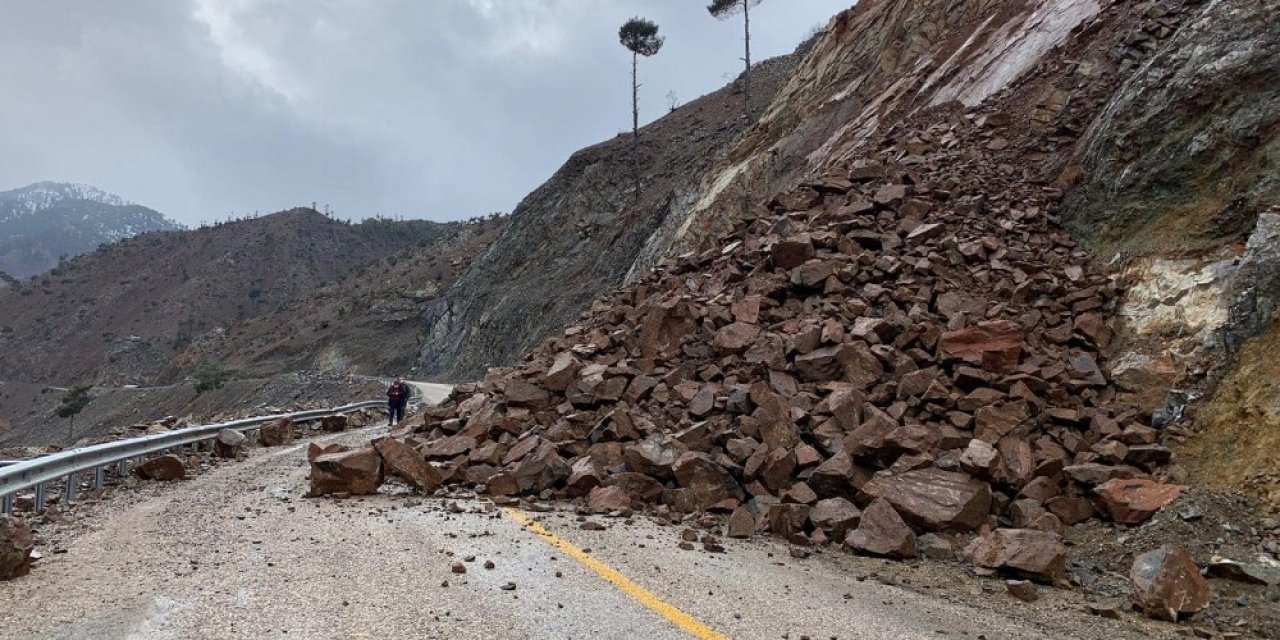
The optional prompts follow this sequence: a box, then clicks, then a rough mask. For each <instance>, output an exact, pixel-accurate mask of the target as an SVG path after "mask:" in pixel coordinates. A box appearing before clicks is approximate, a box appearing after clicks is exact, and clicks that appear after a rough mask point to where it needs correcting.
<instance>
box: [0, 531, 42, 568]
mask: <svg viewBox="0 0 1280 640" xmlns="http://www.w3.org/2000/svg"><path fill="white" fill-rule="evenodd" d="M34 548H35V540H34V539H33V538H32V537H31V531H30V530H28V529H27V528H26V527H25V526H23V524H22V523H21V522H18V521H17V520H14V519H13V518H11V517H9V516H6V515H0V580H13V579H14V578H21V577H22V576H25V575H27V573H29V572H30V571H31V550H32V549H34Z"/></svg>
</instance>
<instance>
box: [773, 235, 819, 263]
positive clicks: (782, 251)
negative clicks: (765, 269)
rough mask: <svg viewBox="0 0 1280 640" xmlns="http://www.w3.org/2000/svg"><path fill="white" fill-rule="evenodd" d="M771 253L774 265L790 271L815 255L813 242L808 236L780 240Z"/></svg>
mask: <svg viewBox="0 0 1280 640" xmlns="http://www.w3.org/2000/svg"><path fill="white" fill-rule="evenodd" d="M771 254H772V256H773V265H774V267H776V268H778V269H782V270H785V271H790V270H792V269H794V268H796V267H798V266H800V265H802V264H804V263H805V262H808V261H809V259H810V258H812V257H813V254H814V252H813V242H812V241H810V240H809V238H808V237H797V238H791V239H787V240H780V241H778V242H776V243H774V245H773V247H772V249H771Z"/></svg>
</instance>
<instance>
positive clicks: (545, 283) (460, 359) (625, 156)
mask: <svg viewBox="0 0 1280 640" xmlns="http://www.w3.org/2000/svg"><path fill="white" fill-rule="evenodd" d="M797 59H798V55H795V56H786V57H782V58H777V59H774V60H770V61H767V62H765V63H762V64H761V65H759V67H758V68H757V69H756V71H755V73H754V74H753V76H752V83H753V84H752V87H753V88H752V94H751V95H752V101H753V103H752V105H751V108H752V109H753V110H754V111H755V112H759V111H760V110H761V109H763V108H764V106H765V105H767V104H768V102H769V100H770V99H771V98H772V97H773V93H774V92H775V91H776V90H777V89H778V87H779V86H781V84H782V82H783V81H784V80H785V79H786V78H787V77H788V75H789V74H790V72H791V70H792V69H793V68H794V65H795V62H796V60H797ZM748 124H749V122H748V120H747V119H746V118H745V117H744V116H743V99H742V94H741V93H740V92H739V91H738V89H737V85H736V84H734V85H730V86H728V87H725V88H724V89H721V90H720V91H717V92H715V93H712V94H709V95H707V96H704V97H702V98H700V99H698V100H694V101H693V102H690V103H688V104H685V105H683V106H681V107H680V108H679V109H677V110H675V111H674V112H672V113H670V114H668V115H667V116H665V117H663V118H661V119H660V120H658V121H656V122H654V123H653V124H650V125H648V126H646V127H644V128H643V129H641V130H640V133H641V142H640V160H639V164H640V167H641V171H642V174H643V188H642V192H641V193H640V194H639V196H638V197H637V196H636V194H635V193H634V186H633V182H632V177H631V155H630V148H631V139H630V137H629V136H626V135H620V136H618V137H617V138H614V139H613V140H610V141H607V142H603V143H600V144H598V145H595V146H592V147H588V148H586V149H583V150H581V151H578V152H577V153H575V154H574V155H573V156H572V157H571V158H569V160H568V161H567V162H566V163H565V164H564V166H563V167H561V168H560V170H559V171H557V172H556V174H555V175H554V176H552V177H551V179H550V180H548V181H547V182H546V183H545V184H543V185H542V186H541V187H539V188H538V189H537V190H536V191H534V192H533V193H531V194H529V195H528V196H527V197H526V198H525V199H524V200H523V201H522V202H521V203H520V205H519V206H518V207H516V209H515V211H514V212H513V213H512V216H511V222H510V225H509V226H508V228H507V229H506V230H505V231H504V233H503V234H502V235H501V236H500V237H498V239H497V240H496V241H495V242H494V244H493V247H492V249H491V250H490V251H489V252H488V253H486V254H485V255H484V256H483V257H482V258H481V259H479V260H477V261H476V262H475V263H474V264H473V265H471V267H470V268H468V269H467V271H466V272H465V273H464V274H463V275H462V277H461V278H460V279H459V280H458V282H457V284H455V285H454V287H453V288H452V289H451V290H450V291H449V292H448V293H446V294H445V295H444V296H443V297H442V298H441V299H440V300H439V301H438V302H436V303H435V304H433V305H432V307H431V308H430V309H429V310H428V312H427V313H426V314H425V322H426V326H427V329H426V332H427V340H426V342H425V344H424V345H423V347H422V352H421V354H422V355H421V366H422V368H423V370H424V372H425V374H426V375H429V376H434V377H439V378H449V379H470V378H474V377H476V376H478V375H480V373H481V372H482V371H483V370H484V368H485V367H486V366H490V365H495V364H504V363H507V362H510V361H512V360H514V359H515V358H517V357H519V354H521V353H523V352H524V351H525V350H527V349H529V348H530V347H532V346H533V345H534V344H536V343H537V342H538V341H539V340H541V339H542V338H543V337H545V336H546V335H548V334H549V333H550V332H552V331H554V330H555V329H556V328H557V327H559V326H561V325H563V324H564V323H566V322H568V321H569V320H571V319H573V318H574V317H575V316H576V315H577V314H578V313H580V312H581V311H582V310H583V309H584V308H585V307H586V306H587V304H588V303H590V301H591V300H592V299H594V298H595V297H596V296H598V295H600V294H601V293H602V292H604V291H606V290H608V288H609V287H612V286H616V285H617V284H619V283H620V282H621V281H622V278H623V276H624V275H625V274H626V272H627V270H628V269H630V268H631V265H632V262H633V261H634V260H635V258H636V255H637V253H638V252H639V251H640V248H641V247H642V246H643V245H644V244H645V242H646V241H647V240H648V239H649V237H650V235H651V234H652V232H653V231H654V230H655V229H657V228H658V227H659V226H661V225H662V224H664V221H666V220H669V219H683V216H684V214H685V212H686V211H687V210H688V208H689V207H690V206H691V205H692V204H693V203H694V202H696V201H697V199H698V198H699V197H700V194H701V192H702V184H701V183H702V181H703V180H704V179H705V178H706V174H707V172H708V171H710V170H711V169H712V168H713V167H714V166H715V165H716V162H717V161H718V159H719V158H721V157H722V156H723V155H724V154H725V152H726V150H727V149H728V148H729V146H730V145H731V144H732V143H733V142H734V141H735V140H736V139H737V137H738V136H739V135H741V133H742V132H743V131H744V130H746V128H747V126H748ZM742 196H743V194H739V197H740V198H741V197H742Z"/></svg>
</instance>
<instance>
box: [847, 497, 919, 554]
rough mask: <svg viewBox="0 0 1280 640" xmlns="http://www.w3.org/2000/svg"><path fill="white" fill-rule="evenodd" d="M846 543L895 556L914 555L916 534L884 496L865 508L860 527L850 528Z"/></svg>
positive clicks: (859, 522)
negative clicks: (851, 529)
mask: <svg viewBox="0 0 1280 640" xmlns="http://www.w3.org/2000/svg"><path fill="white" fill-rule="evenodd" d="M844 545H845V546H846V547H849V548H850V549H853V550H854V551H857V552H860V553H868V554H872V555H877V556H888V557H891V558H914V557H915V556H916V534H915V532H913V531H912V530H911V527H908V526H907V523H906V522H904V521H903V520H902V516H900V515H898V512H897V510H895V509H894V508H893V505H892V504H890V503H889V501H888V500H885V499H884V498H879V499H877V500H876V501H874V502H872V503H871V505H870V506H868V507H867V508H866V509H864V510H863V511H862V516H861V518H860V519H859V521H858V528H857V529H854V530H853V531H850V532H849V534H848V535H847V536H845V539H844Z"/></svg>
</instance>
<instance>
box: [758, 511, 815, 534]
mask: <svg viewBox="0 0 1280 640" xmlns="http://www.w3.org/2000/svg"><path fill="white" fill-rule="evenodd" d="M809 510H810V507H809V505H807V504H781V503H779V504H771V505H769V506H768V507H767V508H766V509H765V512H764V519H765V522H768V523H769V530H770V531H772V532H774V533H776V534H778V535H780V536H782V537H784V538H788V537H790V536H791V535H793V534H797V533H804V527H805V523H807V522H808V521H809Z"/></svg>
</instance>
